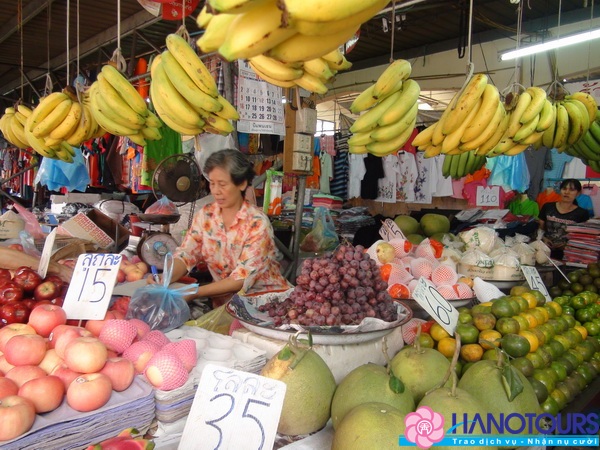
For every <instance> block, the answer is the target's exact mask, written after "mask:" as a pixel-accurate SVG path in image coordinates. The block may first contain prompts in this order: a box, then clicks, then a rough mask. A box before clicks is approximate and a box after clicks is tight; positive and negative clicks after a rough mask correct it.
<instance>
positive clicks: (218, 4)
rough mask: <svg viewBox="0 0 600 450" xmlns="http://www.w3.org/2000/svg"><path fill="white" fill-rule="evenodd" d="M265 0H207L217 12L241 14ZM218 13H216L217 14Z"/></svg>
mask: <svg viewBox="0 0 600 450" xmlns="http://www.w3.org/2000/svg"><path fill="white" fill-rule="evenodd" d="M265 1H266V0H208V1H207V2H206V3H208V4H209V5H210V6H211V8H212V9H213V10H215V11H217V12H219V13H226V14H241V13H244V12H246V11H249V10H250V9H252V8H256V7H257V6H258V5H260V4H262V3H264V2H265ZM218 15H219V14H217V16H218Z"/></svg>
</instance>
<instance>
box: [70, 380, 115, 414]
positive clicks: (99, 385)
mask: <svg viewBox="0 0 600 450" xmlns="http://www.w3.org/2000/svg"><path fill="white" fill-rule="evenodd" d="M111 394H112V384H111V383H110V378H108V377H107V376H106V375H104V374H103V373H88V374H83V375H80V376H78V377H77V378H75V379H74V380H73V381H72V382H71V384H70V385H69V388H68V389H67V403H68V404H69V406H70V407H71V408H73V409H74V410H76V411H81V412H87V411H93V410H95V409H99V408H102V407H103V406H104V405H106V403H108V400H110V396H111Z"/></svg>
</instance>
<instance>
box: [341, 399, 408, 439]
mask: <svg viewBox="0 0 600 450" xmlns="http://www.w3.org/2000/svg"><path fill="white" fill-rule="evenodd" d="M404 418H405V415H404V414H402V413H401V412H400V411H398V410H397V409H396V408H394V407H393V406H390V405H387V404H385V403H378V402H369V403H363V404H362V405H358V406H356V407H355V408H352V410H351V411H350V412H349V413H348V414H346V416H345V417H344V419H343V420H342V421H341V422H340V424H339V426H338V428H337V429H336V430H335V433H334V435H333V442H332V444H331V450H384V449H400V448H402V447H399V446H398V439H399V437H400V436H403V435H404V430H405V429H406V424H405V422H404Z"/></svg>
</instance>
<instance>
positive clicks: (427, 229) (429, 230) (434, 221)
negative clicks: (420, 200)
mask: <svg viewBox="0 0 600 450" xmlns="http://www.w3.org/2000/svg"><path fill="white" fill-rule="evenodd" d="M420 223H421V228H422V229H423V233H424V234H425V236H427V237H430V236H433V235H434V234H436V233H448V232H449V231H450V220H449V219H448V218H447V217H446V216H444V215H442V214H434V213H428V214H425V215H424V216H423V217H421V222H420Z"/></svg>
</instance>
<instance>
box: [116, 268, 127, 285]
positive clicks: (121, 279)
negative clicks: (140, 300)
mask: <svg viewBox="0 0 600 450" xmlns="http://www.w3.org/2000/svg"><path fill="white" fill-rule="evenodd" d="M124 281H125V272H123V270H122V269H119V270H117V283H123V282H124Z"/></svg>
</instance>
